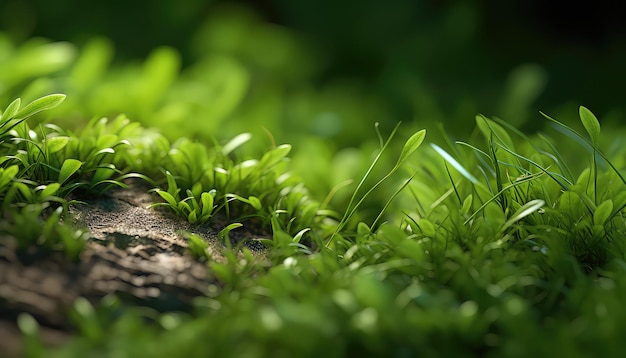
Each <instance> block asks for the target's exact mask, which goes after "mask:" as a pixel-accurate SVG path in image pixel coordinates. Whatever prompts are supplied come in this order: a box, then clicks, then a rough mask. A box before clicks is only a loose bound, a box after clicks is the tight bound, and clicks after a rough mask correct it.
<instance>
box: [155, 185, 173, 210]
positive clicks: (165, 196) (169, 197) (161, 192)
mask: <svg viewBox="0 0 626 358" xmlns="http://www.w3.org/2000/svg"><path fill="white" fill-rule="evenodd" d="M156 193H157V194H159V196H160V197H161V198H163V200H165V201H166V202H167V203H168V204H170V205H171V206H172V208H177V207H178V203H177V202H176V199H174V197H173V196H172V194H170V193H168V192H166V191H164V190H161V189H157V190H156Z"/></svg>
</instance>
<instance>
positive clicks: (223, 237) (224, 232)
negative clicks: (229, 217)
mask: <svg viewBox="0 0 626 358" xmlns="http://www.w3.org/2000/svg"><path fill="white" fill-rule="evenodd" d="M242 226H243V224H241V223H232V224H230V225H228V226H226V227H225V228H223V229H222V230H221V231H220V232H219V233H217V237H218V238H220V239H221V240H224V241H226V246H228V247H229V248H230V240H229V238H228V233H229V232H231V231H232V230H234V229H236V228H239V227H242Z"/></svg>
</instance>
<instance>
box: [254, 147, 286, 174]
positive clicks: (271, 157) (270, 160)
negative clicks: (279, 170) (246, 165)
mask: <svg viewBox="0 0 626 358" xmlns="http://www.w3.org/2000/svg"><path fill="white" fill-rule="evenodd" d="M290 151H291V145H289V144H283V145H279V146H278V147H276V148H274V149H272V150H270V151H269V152H267V153H265V154H264V155H263V158H261V165H260V166H261V167H262V168H270V167H271V166H273V165H275V164H276V163H278V162H280V161H281V160H282V159H283V158H284V157H286V156H287V154H289V152H290Z"/></svg>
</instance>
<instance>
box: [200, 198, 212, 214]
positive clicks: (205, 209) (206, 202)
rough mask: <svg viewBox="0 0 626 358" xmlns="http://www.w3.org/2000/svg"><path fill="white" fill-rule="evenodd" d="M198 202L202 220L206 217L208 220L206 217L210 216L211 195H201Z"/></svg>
mask: <svg viewBox="0 0 626 358" xmlns="http://www.w3.org/2000/svg"><path fill="white" fill-rule="evenodd" d="M200 202H202V218H203V219H204V218H205V217H206V218H207V219H208V216H210V215H211V212H212V211H213V195H211V194H209V193H202V195H200Z"/></svg>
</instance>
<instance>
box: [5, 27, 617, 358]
mask: <svg viewBox="0 0 626 358" xmlns="http://www.w3.org/2000/svg"><path fill="white" fill-rule="evenodd" d="M256 25H258V24H256ZM258 26H260V25H258ZM207 31H208V32H207V34H206V36H207V38H209V39H212V38H213V37H211V36H210V35H211V34H216V33H219V31H217V30H215V29H213V30H207ZM211 31H214V32H211ZM215 36H216V37H217V35H215ZM279 38H280V37H279ZM213 39H214V41H215V43H212V45H215V46H217V45H216V44H220V42H219V41H218V39H216V38H213ZM241 41H243V40H241ZM242 43H243V44H242V45H241V48H236V49H230V48H226V49H220V48H218V47H211V46H209V50H207V51H206V52H205V53H203V55H202V56H201V60H199V61H198V62H197V63H194V64H192V65H190V66H188V67H185V68H184V69H182V70H181V67H180V59H179V58H178V54H177V52H176V51H175V50H173V49H171V48H159V49H156V50H155V51H154V52H153V53H152V54H151V55H149V56H148V58H147V59H146V61H145V62H144V63H143V64H141V65H137V64H133V63H121V64H114V65H111V64H110V63H109V62H110V59H111V57H112V46H111V44H110V43H108V42H107V40H104V39H101V38H98V39H94V40H92V41H90V42H88V43H87V44H86V45H85V46H83V47H82V48H80V50H78V49H77V48H75V47H74V46H73V45H70V44H67V43H58V42H47V41H44V40H31V41H30V42H27V43H25V44H21V45H12V44H11V42H10V41H9V40H8V39H7V38H4V37H2V35H1V34H0V49H2V53H5V54H7V55H5V56H4V57H3V58H0V67H1V68H3V69H4V71H5V72H3V76H2V77H1V78H0V85H1V86H0V90H2V92H0V103H1V104H2V105H0V107H2V108H5V109H4V111H2V112H1V115H2V116H1V117H0V199H1V201H2V219H1V220H0V237H1V238H2V241H3V242H4V243H6V242H8V241H9V240H12V241H14V242H15V243H16V245H14V246H15V250H16V252H17V253H18V255H19V256H20V257H22V258H23V259H24V260H25V262H26V261H28V262H33V261H36V260H38V259H39V258H41V257H44V256H46V255H50V254H52V253H55V252H56V253H58V252H62V253H64V255H65V256H66V258H67V260H69V261H72V262H76V261H79V260H80V259H81V252H82V251H83V250H84V249H85V245H86V240H88V237H89V235H88V233H87V232H86V230H83V229H79V228H76V227H74V226H73V225H72V223H71V220H70V219H71V217H70V215H69V208H70V207H72V206H73V205H84V203H82V202H81V200H82V199H83V198H85V197H88V196H89V197H91V196H96V197H97V196H100V195H103V194H105V193H106V192H107V191H108V190H110V189H111V188H113V187H121V188H124V187H126V186H127V185H128V184H127V183H128V181H127V179H130V178H134V179H138V180H141V181H143V182H145V183H146V184H147V185H148V186H149V187H150V188H151V189H149V192H150V193H151V194H152V196H153V198H154V200H155V204H153V205H152V210H158V209H159V208H164V209H166V210H169V211H170V212H171V213H173V214H175V215H177V216H179V217H180V220H184V221H187V222H188V223H190V224H192V225H196V226H199V225H203V224H212V223H214V222H215V220H216V219H218V218H219V219H220V220H222V219H224V220H226V225H224V226H223V227H221V230H222V231H221V232H220V235H219V236H220V239H221V240H222V241H221V242H222V244H223V245H222V246H221V250H222V251H223V252H224V257H225V261H216V260H213V259H212V258H211V255H210V253H209V244H208V243H207V242H206V241H204V240H203V239H202V238H201V237H199V236H198V235H195V234H193V233H185V234H184V235H185V238H186V239H187V244H188V252H187V254H188V255H189V256H190V258H193V259H194V260H198V261H200V262H202V263H206V266H207V270H209V272H211V274H212V275H213V276H215V277H216V279H217V282H218V284H215V285H211V286H210V288H209V289H208V290H207V292H206V294H205V295H204V296H200V297H197V299H196V300H195V301H194V304H193V308H192V309H191V310H190V311H189V312H179V311H168V312H157V311H155V310H151V309H147V308H146V307H141V306H129V305H128V304H126V303H124V302H123V301H122V300H121V299H120V298H119V297H116V296H107V297H105V298H104V299H102V300H101V302H99V303H97V304H95V305H92V303H90V302H89V301H88V300H86V299H82V298H81V299H79V300H77V301H76V302H75V303H74V306H73V310H72V311H71V312H68V314H69V315H70V317H71V321H72V325H73V326H72V327H73V330H74V331H73V332H74V333H75V334H74V335H73V336H72V338H71V340H70V341H69V342H68V343H66V344H64V345H63V346H61V347H54V348H50V347H45V346H44V345H43V344H42V343H41V342H40V340H39V334H40V332H39V329H40V327H39V324H38V323H37V321H36V319H35V318H33V316H32V315H31V314H29V313H28V312H24V313H22V314H20V315H19V316H18V317H17V324H18V326H19V328H20V330H21V332H22V335H23V337H24V342H25V354H26V355H28V356H32V357H37V356H47V357H48V356H49V357H65V356H129V357H133V356H150V357H161V356H162V357H172V356H232V357H241V356H251V357H256V356H273V357H274V356H321V355H324V356H329V357H343V356H358V355H363V356H394V357H404V356H420V355H424V356H496V357H500V356H509V357H517V356H529V355H531V354H532V355H540V356H554V355H565V356H572V357H575V356H618V355H619V354H620V353H621V352H623V351H624V350H625V349H626V343H624V342H623V340H622V339H621V337H622V335H623V333H622V332H624V330H625V329H626V316H625V313H624V312H625V311H624V310H623V309H622V308H621V307H622V302H623V298H624V296H625V295H626V275H624V273H625V272H626V240H625V239H626V179H625V177H624V176H625V170H626V162H624V158H626V153H625V151H626V149H624V147H623V146H622V145H621V144H620V143H621V142H620V140H621V138H623V135H625V134H626V133H624V130H623V128H620V127H619V126H613V125H612V124H611V123H608V124H607V125H606V127H605V125H604V121H603V124H602V127H601V125H600V121H599V120H598V118H596V116H595V115H594V114H593V112H592V111H591V110H590V109H587V108H586V107H584V106H580V107H579V113H578V116H577V117H578V118H577V119H578V121H577V122H574V121H568V120H563V121H559V120H557V119H554V118H552V117H550V116H549V115H547V114H543V113H542V114H541V115H542V116H543V123H544V124H545V125H541V126H540V127H541V128H543V131H541V132H536V133H531V132H524V131H521V130H520V129H518V128H517V127H516V126H513V125H511V124H510V123H509V122H507V121H506V118H505V119H499V118H495V117H493V118H488V117H486V116H483V115H477V116H476V117H475V124H474V129H473V131H471V133H469V134H468V135H466V136H465V137H464V138H462V140H459V141H454V140H453V139H452V135H450V134H448V132H447V131H446V130H445V129H444V127H443V125H439V126H437V125H435V124H432V123H420V122H419V121H414V122H411V123H406V124H397V125H395V126H394V125H392V123H391V121H382V122H381V123H380V124H379V123H374V122H373V121H372V123H371V126H370V125H369V124H370V123H368V125H367V126H364V125H363V123H364V122H360V120H361V119H360V118H358V117H359V114H360V113H362V112H368V110H369V109H371V107H370V108H365V109H364V108H361V107H359V105H358V103H357V104H354V106H353V107H350V105H346V108H340V111H341V110H343V111H345V112H344V113H348V115H345V116H344V118H348V119H347V120H346V121H347V123H344V124H343V125H344V126H347V127H350V126H354V128H356V129H355V131H354V133H343V134H337V133H338V132H337V128H335V127H334V126H335V125H336V122H334V121H333V120H332V118H331V119H330V120H329V119H328V118H325V119H324V118H321V119H320V117H319V116H318V117H316V119H314V120H311V123H308V124H309V125H310V126H309V127H307V125H306V124H303V125H301V126H299V127H297V128H290V127H289V123H286V122H284V123H283V122H281V121H282V120H283V118H282V117H281V115H280V114H279V110H278V109H279V108H282V106H285V107H287V108H289V109H290V110H291V112H290V113H291V114H294V113H298V112H302V113H304V114H301V117H307V114H312V113H317V112H318V111H317V109H315V107H316V106H319V103H320V102H322V101H326V100H327V99H325V98H321V97H323V96H321V95H319V94H318V93H315V92H313V91H311V90H307V89H306V86H305V84H306V81H307V79H306V75H307V74H306V73H303V72H305V70H306V63H304V64H301V66H293V67H289V68H290V69H292V70H293V71H295V72H293V73H292V72H288V71H287V72H286V73H284V77H273V76H271V75H272V74H274V73H275V72H276V71H277V69H279V68H280V67H281V64H283V63H287V62H290V61H292V60H295V59H300V58H303V57H302V55H303V53H305V51H304V50H301V49H300V48H299V47H298V45H297V44H296V43H294V42H292V41H290V40H289V39H287V40H285V42H283V43H280V44H278V45H277V46H278V47H279V48H280V47H281V46H282V47H283V48H284V49H285V52H284V54H285V58H284V59H282V58H277V59H275V60H276V63H273V62H271V61H269V60H267V61H268V62H267V63H263V62H261V60H258V61H259V62H258V63H254V59H253V57H252V56H250V57H247V56H248V55H247V53H246V52H245V51H244V50H246V49H247V47H246V44H247V43H245V42H242ZM265 45H268V46H269V45H271V43H269V44H265ZM216 48H217V49H218V50H220V51H221V52H220V51H214V50H215V49H216ZM237 51H243V54H242V53H238V52H237ZM297 70H300V71H303V72H297ZM260 83H263V85H261V84H260ZM260 86H262V87H263V88H259V87H260ZM290 86H291V87H293V88H295V89H296V90H295V94H294V95H291V96H290V95H287V94H286V92H287V91H286V90H285V91H283V90H281V89H278V88H283V87H284V88H289V87H290ZM57 92H63V93H64V94H51V93H57ZM66 95H67V97H66ZM525 95H526V94H523V93H522V94H520V96H521V97H524V96H525ZM20 98H21V99H20ZM344 99H345V98H338V99H337V101H339V102H341V101H342V100H344ZM277 101H278V102H281V103H280V104H276V103H275V102H277ZM509 101H512V102H515V101H514V100H512V99H509ZM520 101H521V100H520ZM27 102H28V104H26V105H23V103H27ZM345 103H352V102H350V101H349V100H347V101H346V102H344V103H342V105H344V104H345ZM363 106H364V107H367V106H372V104H371V103H370V104H368V103H364V104H363ZM121 112H124V113H126V115H122V114H119V113H121ZM435 112H436V110H433V113H435ZM328 115H330V116H331V117H332V114H328ZM92 116H94V117H92ZM103 116H104V117H103ZM107 116H108V117H107ZM127 116H128V117H127ZM364 117H366V118H371V114H370V115H364ZM537 117H539V115H537ZM85 118H92V119H91V120H88V121H85V120H84V119H85ZM111 118H113V119H112V120H111ZM307 118H308V117H307ZM257 121H259V122H261V123H262V124H258V122H257ZM350 121H352V122H350ZM262 126H263V127H264V128H265V130H264V129H263V127H262ZM364 127H366V128H367V129H362V128H364ZM425 127H427V128H426V129H424V128H425ZM310 128H313V130H309V129H310ZM357 139H359V140H361V142H362V143H360V144H359V146H356V147H355V146H354V145H353V144H354V143H355V142H358V140H357ZM285 142H288V143H285ZM581 158H582V159H581ZM242 225H253V226H255V227H258V228H260V229H262V230H266V231H267V232H269V233H270V235H269V237H267V238H262V239H255V238H244V239H249V240H256V241H258V242H259V243H261V244H263V245H264V247H266V253H267V257H268V260H269V263H268V262H265V261H264V260H262V259H259V258H257V257H255V256H254V254H253V253H252V252H251V251H250V250H249V249H248V248H246V247H243V246H241V245H235V246H233V245H232V241H231V240H230V238H229V233H230V232H231V231H232V230H235V229H236V228H238V227H241V226H242ZM3 245H4V244H3ZM7 247H9V246H8V245H7ZM27 259H28V260H27Z"/></svg>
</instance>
